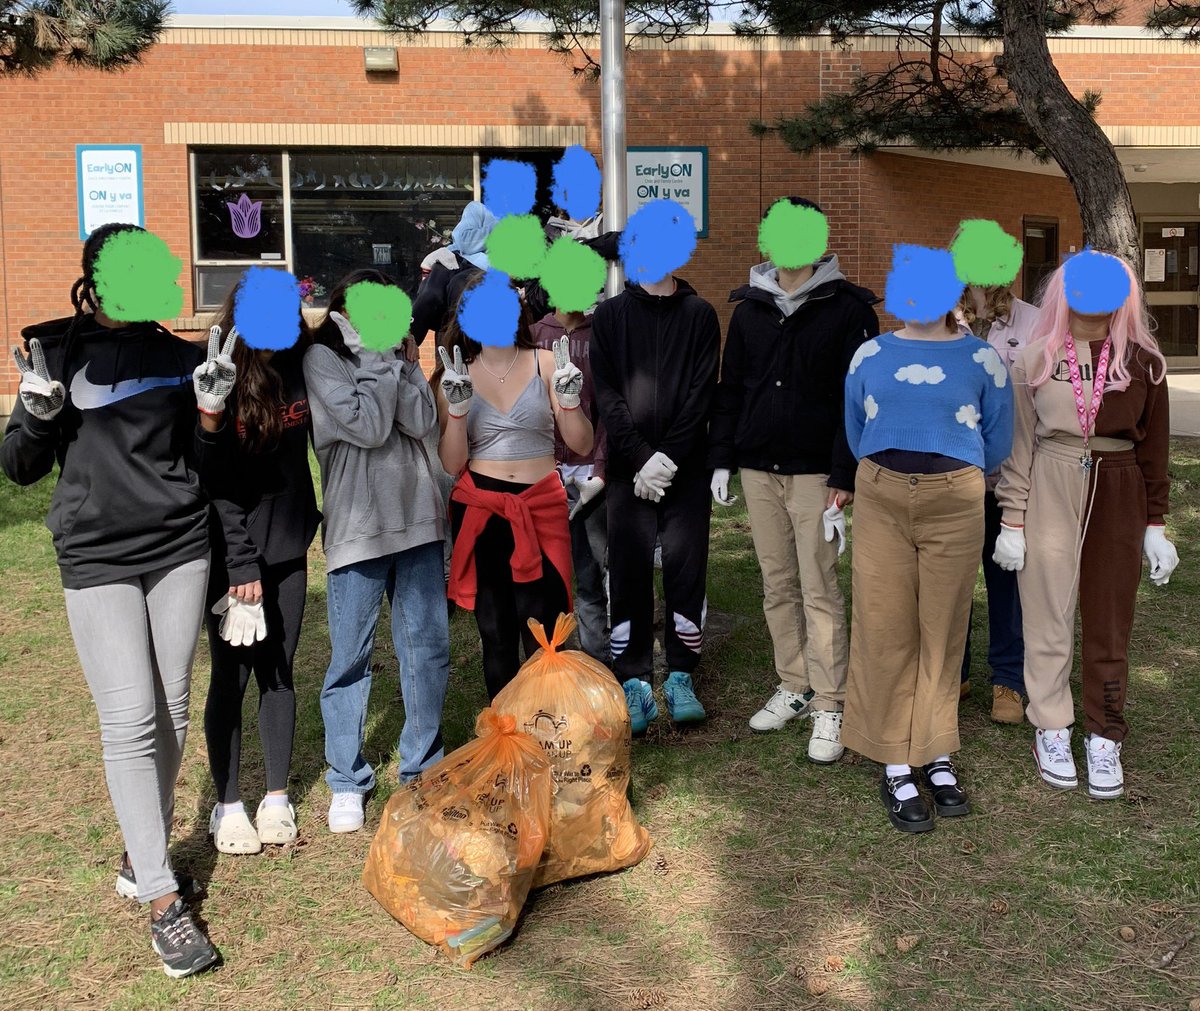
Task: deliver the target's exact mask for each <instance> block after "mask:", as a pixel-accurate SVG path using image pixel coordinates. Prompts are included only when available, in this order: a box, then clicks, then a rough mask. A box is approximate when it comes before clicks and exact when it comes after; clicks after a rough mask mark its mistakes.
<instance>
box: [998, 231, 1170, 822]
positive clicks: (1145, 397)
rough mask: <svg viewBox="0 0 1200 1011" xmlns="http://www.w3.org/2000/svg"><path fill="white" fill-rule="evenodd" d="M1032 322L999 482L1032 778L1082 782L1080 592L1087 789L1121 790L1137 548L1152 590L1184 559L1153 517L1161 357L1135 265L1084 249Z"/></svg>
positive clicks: (1162, 457) (1162, 443) (1162, 422)
mask: <svg viewBox="0 0 1200 1011" xmlns="http://www.w3.org/2000/svg"><path fill="white" fill-rule="evenodd" d="M1036 333H1037V335H1038V336H1037V340H1036V341H1034V342H1033V343H1031V344H1030V345H1029V347H1027V348H1026V349H1025V350H1024V351H1022V352H1021V353H1020V355H1019V356H1018V357H1017V360H1016V362H1015V363H1014V365H1013V382H1014V385H1015V386H1016V392H1017V435H1016V440H1015V443H1014V446H1013V452H1012V456H1011V457H1010V458H1009V459H1008V460H1006V461H1005V463H1004V466H1003V468H1002V469H1001V476H1000V485H999V487H998V488H997V491H996V494H997V498H998V499H999V501H1000V505H1001V508H1002V509H1003V510H1004V513H1003V519H1002V523H1003V526H1002V527H1001V531H1000V536H999V538H998V539H997V541H996V551H995V560H996V563H997V564H998V565H999V566H1001V567H1002V568H1004V569H1006V570H1009V571H1013V570H1015V571H1017V572H1018V580H1019V582H1020V588H1021V605H1022V609H1023V612H1024V618H1025V621H1024V628H1025V686H1026V689H1027V690H1028V692H1029V706H1028V708H1027V709H1026V715H1027V716H1028V717H1029V722H1030V723H1032V724H1033V725H1034V727H1036V728H1037V731H1036V733H1035V735H1034V743H1033V753H1034V758H1035V759H1036V761H1037V767H1038V773H1039V774H1040V775H1041V777H1042V779H1043V780H1044V781H1045V782H1046V783H1048V784H1049V785H1050V786H1052V787H1056V788H1058V789H1063V790H1069V789H1073V788H1074V787H1075V786H1076V785H1078V775H1077V773H1076V771H1075V760H1074V758H1073V757H1072V754H1071V727H1072V725H1073V724H1074V722H1075V707H1074V704H1073V702H1072V699H1071V684H1070V676H1071V666H1072V660H1073V657H1072V647H1073V645H1074V625H1075V602H1076V599H1078V601H1079V614H1080V623H1081V626H1082V644H1083V672H1082V681H1083V716H1084V725H1085V727H1086V731H1087V732H1086V737H1085V751H1086V753H1087V769H1088V793H1089V794H1090V795H1091V796H1092V797H1095V798H1098V799H1112V798H1115V797H1119V796H1121V794H1122V793H1123V792H1124V789H1125V777H1124V771H1123V769H1122V766H1121V748H1122V745H1123V744H1124V742H1125V738H1126V735H1127V734H1128V732H1129V728H1128V725H1127V724H1126V722H1125V696H1126V691H1127V688H1128V684H1129V637H1130V634H1131V631H1132V628H1133V618H1134V610H1135V607H1136V602H1137V588H1138V581H1139V579H1140V578H1141V571H1142V561H1141V556H1142V554H1143V552H1144V553H1145V555H1146V558H1147V560H1148V561H1149V563H1150V580H1151V582H1153V583H1154V584H1155V585H1157V586H1161V585H1164V584H1165V583H1166V582H1167V581H1168V579H1169V578H1170V576H1171V573H1172V572H1173V571H1174V569H1175V566H1176V565H1178V564H1179V555H1178V553H1177V552H1176V550H1175V546H1174V545H1173V544H1172V543H1171V542H1170V541H1168V540H1167V538H1166V533H1165V526H1164V521H1165V516H1166V513H1167V508H1168V494H1169V491H1170V479H1169V477H1168V474H1167V457H1168V450H1169V445H1168V440H1169V436H1170V430H1171V428H1170V419H1169V403H1168V399H1167V384H1166V372H1167V369H1166V362H1165V361H1164V360H1163V356H1162V353H1161V352H1160V351H1159V348H1158V344H1157V342H1156V341H1155V340H1154V337H1153V336H1152V335H1151V333H1150V329H1149V325H1148V319H1147V316H1146V310H1145V307H1144V305H1143V303H1142V298H1141V293H1140V291H1139V288H1138V281H1137V278H1136V276H1135V275H1134V274H1133V272H1132V271H1131V270H1130V268H1129V266H1128V265H1127V264H1126V263H1125V262H1124V261H1123V260H1121V259H1119V258H1117V257H1115V256H1110V255H1108V254H1105V253H1100V252H1095V251H1091V250H1085V251H1084V252H1082V253H1079V254H1077V255H1076V256H1073V257H1072V258H1071V259H1069V260H1067V262H1066V263H1065V264H1064V265H1063V266H1061V267H1059V268H1058V270H1056V271H1055V272H1054V274H1052V275H1051V277H1050V281H1049V284H1048V285H1047V287H1046V293H1045V296H1044V298H1043V301H1042V308H1041V314H1040V316H1039V317H1038V322H1037V330H1036Z"/></svg>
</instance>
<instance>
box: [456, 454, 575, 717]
mask: <svg viewBox="0 0 1200 1011" xmlns="http://www.w3.org/2000/svg"><path fill="white" fill-rule="evenodd" d="M471 479H472V480H473V481H474V482H475V487H476V488H479V489H482V490H483V491H500V492H509V493H511V494H513V495H519V494H520V493H521V492H523V491H524V490H525V489H526V488H528V487H530V486H529V485H527V484H515V483H513V482H512V481H501V480H499V479H498V478H494V477H484V476H483V475H482V474H476V473H475V472H474V471H472V472H471ZM466 512H467V507H466V506H465V505H463V504H462V503H460V502H451V503H450V523H451V527H452V528H453V532H454V536H455V538H456V539H457V537H458V532H459V530H460V529H461V528H462V522H463V517H464V516H465V515H466ZM514 550H516V542H515V541H514V540H513V532H512V527H511V526H510V525H509V523H508V521H507V520H506V519H504V517H503V516H492V517H491V518H490V519H489V520H488V521H487V524H486V526H484V528H483V530H481V531H480V533H479V536H478V537H477V538H476V540H475V574H476V581H477V589H476V593H475V623H476V624H477V625H478V626H479V637H480V639H482V640H483V679H484V682H485V683H486V684H487V690H488V698H489V699H494V698H495V697H496V696H497V695H498V694H500V690H501V689H502V688H503V687H504V686H505V685H506V684H508V683H509V682H510V681H511V680H512V679H513V678H514V677H516V674H517V671H518V670H519V669H520V667H521V658H520V655H519V653H518V644H519V643H524V646H525V656H526V657H530V656H533V654H534V653H535V652H536V651H537V649H538V644H537V640H536V639H534V637H533V633H532V632H530V631H529V626H528V624H526V622H527V621H528V619H529V618H534V619H536V620H537V621H540V622H541V623H542V625H543V626H544V627H545V629H546V633H547V635H549V634H550V632H552V631H553V630H554V622H555V621H556V620H557V619H558V616H559V614H560V613H564V612H565V611H566V610H567V606H568V605H567V588H566V586H565V585H564V583H563V581H562V577H561V576H560V575H559V574H558V569H556V568H555V567H554V564H553V563H552V562H551V561H550V559H549V558H547V557H546V555H545V553H543V554H542V576H541V578H540V579H535V580H534V581H533V582H532V583H518V582H515V581H514V580H513V573H512V554H513V551H514Z"/></svg>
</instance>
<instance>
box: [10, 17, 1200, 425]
mask: <svg viewBox="0 0 1200 1011" xmlns="http://www.w3.org/2000/svg"><path fill="white" fill-rule="evenodd" d="M956 44H958V45H961V46H962V48H964V49H965V50H967V51H980V52H982V53H984V54H986V53H987V52H988V51H989V49H988V45H986V44H983V43H979V42H978V40H970V39H962V40H957V41H956ZM894 45H895V40H894V39H892V38H888V37H883V36H875V37H869V38H860V39H855V40H852V41H851V44H850V46H849V48H848V49H834V48H832V47H831V46H830V43H829V41H828V39H823V38H810V39H801V40H780V39H761V40H758V39H742V38H737V37H735V36H733V35H732V34H731V33H729V32H727V31H720V30H716V31H713V32H711V33H710V34H708V35H706V36H702V37H701V36H695V37H689V38H685V39H683V40H681V41H679V42H677V43H674V44H672V45H670V46H669V47H667V46H663V45H660V44H643V45H641V46H639V48H638V49H637V50H636V51H635V52H633V53H631V54H630V56H629V59H628V64H627V86H628V128H627V142H628V144H629V145H630V146H631V147H638V146H654V147H693V148H694V147H702V148H706V149H707V180H706V185H707V236H706V237H704V238H702V239H701V240H700V241H699V245H698V248H697V253H696V255H695V257H694V259H693V261H692V263H691V264H689V266H688V267H687V268H686V269H685V270H684V271H682V272H681V273H682V274H683V275H684V276H686V277H687V278H688V279H689V280H690V281H691V282H692V283H693V284H695V286H696V287H697V288H698V289H699V291H700V292H701V293H702V294H703V295H705V296H706V297H707V298H709V299H710V300H712V301H713V302H714V303H715V304H716V305H717V306H718V309H719V311H720V312H721V314H722V318H723V319H726V318H727V316H728V312H727V306H726V304H725V299H726V297H727V293H728V291H729V289H730V288H731V287H733V286H735V285H736V284H738V283H740V282H741V281H742V280H743V279H744V278H745V276H746V271H747V269H748V267H749V266H750V265H751V264H753V263H755V262H757V261H758V260H759V259H760V257H759V255H758V251H757V248H756V236H757V226H758V220H759V215H760V212H761V210H762V209H764V208H765V207H766V206H768V205H769V204H770V203H771V201H773V200H774V199H776V198H778V197H780V196H783V195H787V194H803V195H806V196H809V197H812V198H814V199H816V200H818V201H819V202H820V203H821V204H822V205H823V206H824V208H825V209H826V211H827V212H828V214H829V217H830V223H831V248H832V249H833V250H834V251H836V252H837V253H838V254H839V255H840V256H841V258H842V261H843V266H844V269H845V272H846V273H847V274H848V275H849V276H850V277H851V278H852V279H854V280H856V281H858V282H859V283H862V284H865V285H868V286H870V287H873V288H875V289H876V290H878V291H882V288H883V283H884V278H885V276H886V271H887V265H888V263H889V260H890V253H891V246H892V244H893V243H894V242H897V241H909V242H919V243H926V244H943V243H945V242H947V241H948V240H949V238H950V237H951V235H952V233H953V231H954V228H955V225H956V224H957V222H958V221H959V220H960V219H962V218H964V217H973V216H985V217H993V218H995V219H997V220H998V221H999V222H1000V223H1001V224H1002V225H1003V226H1004V227H1005V228H1007V229H1008V230H1009V231H1011V232H1013V233H1014V234H1016V235H1019V236H1021V237H1022V238H1023V239H1024V241H1025V244H1026V251H1027V255H1026V261H1027V264H1026V271H1025V278H1024V279H1023V282H1019V283H1024V284H1025V285H1026V286H1027V287H1029V286H1031V285H1032V283H1033V279H1034V278H1035V277H1036V276H1038V272H1039V271H1040V270H1044V269H1045V268H1046V265H1053V264H1055V263H1057V262H1058V258H1059V256H1060V254H1062V253H1066V252H1068V251H1070V250H1071V249H1073V248H1077V247H1078V246H1079V244H1080V242H1081V230H1080V224H1079V216H1078V213H1077V210H1076V205H1075V201H1074V198H1073V196H1072V194H1071V191H1070V188H1069V187H1068V185H1067V183H1066V181H1065V180H1064V179H1063V178H1062V176H1061V174H1060V173H1059V172H1058V170H1057V168H1055V167H1053V166H1037V165H1034V164H1032V163H1030V162H1029V161H1028V160H1025V161H1018V160H1017V159H1015V158H1013V157H1011V156H1009V155H1007V154H1005V153H999V152H993V153H986V154H984V153H981V154H971V155H956V156H937V157H931V156H928V155H923V154H918V153H917V152H915V151H912V150H897V149H893V150H889V151H884V152H880V153H877V154H873V155H869V156H863V157H858V156H854V155H850V154H848V153H845V152H830V153H823V154H820V155H818V156H815V157H808V158H801V157H798V156H796V155H795V154H793V153H791V152H790V151H788V150H787V149H786V148H785V147H784V146H783V144H782V143H781V142H780V141H779V140H778V139H777V138H775V137H773V136H768V137H765V138H761V139H760V138H756V137H753V136H751V134H750V132H749V130H748V126H747V124H748V123H749V121H750V120H752V119H762V120H766V121H771V120H773V119H774V118H775V117H776V116H777V115H778V114H780V113H786V112H789V111H792V110H796V109H798V108H799V107H801V106H802V105H803V104H804V103H805V102H807V101H810V100H812V99H815V98H816V97H818V96H819V95H821V94H824V93H828V92H829V91H831V90H838V89H841V88H844V87H845V86H846V83H847V82H848V81H849V80H850V79H852V77H853V76H854V75H855V74H856V73H857V72H858V71H859V69H860V68H866V67H870V66H871V65H872V64H874V63H876V62H879V61H886V60H889V59H890V58H891V57H892V54H893V52H894ZM1050 45H1051V51H1052V52H1053V54H1054V57H1055V60H1056V62H1057V63H1058V65H1059V67H1060V69H1061V71H1062V73H1063V76H1064V77H1065V79H1066V80H1067V82H1068V84H1069V85H1070V87H1071V88H1072V90H1073V91H1075V92H1076V93H1082V92H1083V91H1084V90H1085V89H1087V88H1094V89H1099V90H1101V91H1102V92H1103V95H1104V100H1103V103H1102V105H1101V106H1100V113H1099V119H1100V122H1101V123H1102V125H1103V127H1104V129H1105V130H1106V131H1107V132H1108V134H1109V136H1110V137H1111V138H1112V139H1113V141H1114V143H1115V144H1117V145H1118V150H1119V153H1120V156H1121V160H1122V162H1123V163H1124V164H1125V165H1126V167H1127V171H1128V173H1129V179H1130V183H1131V188H1132V191H1133V194H1134V203H1135V206H1136V208H1137V210H1138V213H1139V217H1140V219H1141V222H1142V228H1143V237H1144V240H1145V244H1146V246H1147V247H1148V248H1150V249H1153V250H1155V252H1154V253H1153V254H1152V256H1151V258H1148V260H1147V269H1148V271H1149V274H1148V276H1149V278H1150V280H1148V281H1147V290H1148V292H1149V293H1150V300H1151V302H1152V303H1153V304H1154V305H1155V312H1156V315H1157V316H1158V319H1159V326H1160V339H1162V341H1163V343H1164V347H1165V350H1166V351H1167V352H1168V354H1169V355H1170V356H1171V357H1172V360H1173V362H1174V363H1177V364H1197V363H1200V346H1198V341H1200V320H1198V303H1200V294H1198V292H1197V288H1198V281H1200V274H1198V270H1200V265H1198V264H1197V246H1198V245H1200V89H1198V88H1197V87H1196V85H1195V82H1196V80H1197V79H1200V73H1198V72H1200V48H1196V47H1190V46H1186V45H1184V44H1182V43H1175V42H1167V41H1163V40H1160V39H1155V38H1152V37H1150V36H1148V35H1145V34H1144V33H1142V32H1141V31H1139V30H1137V29H1134V28H1114V29H1088V30H1084V31H1081V32H1079V33H1076V34H1075V35H1073V36H1072V37H1070V38H1062V39H1055V40H1052V41H1051V44H1050ZM366 47H395V49H396V52H397V57H398V60H397V65H398V70H397V71H395V72H390V73H387V72H385V73H379V72H372V71H368V70H367V69H366V65H365V62H366V61H365V53H364V51H365V48H366ZM0 102H2V106H3V108H4V109H5V116H4V118H3V120H2V121H0V322H2V324H3V326H4V332H5V333H6V335H7V338H8V340H7V343H9V344H14V343H16V341H17V334H18V332H19V330H20V328H21V327H22V326H24V325H25V324H27V323H29V322H32V321H35V320H39V319H44V318H48V317H51V316H54V315H64V314H66V313H67V312H68V311H69V302H68V291H69V289H70V286H71V282H72V281H73V280H74V279H75V277H76V276H77V275H78V273H79V262H78V261H79V249H80V208H81V202H86V203H94V202H95V201H94V200H92V197H93V196H94V195H95V194H101V195H103V193H104V192H105V190H104V187H102V186H99V187H97V186H93V184H92V180H91V179H88V180H86V182H87V186H86V187H85V186H84V185H83V183H84V182H85V180H81V179H80V174H81V172H80V169H81V167H82V166H83V164H84V159H82V158H77V145H117V146H121V145H138V146H140V153H141V162H142V165H141V177H142V188H141V204H142V208H143V212H144V223H145V225H146V227H147V228H149V229H151V230H152V231H154V232H156V233H157V234H159V235H160V236H162V237H163V238H164V239H165V240H166V241H167V242H168V243H169V244H170V246H171V248H172V249H173V250H174V251H175V252H176V254H177V255H179V256H180V257H181V258H182V259H183V260H184V264H185V267H184V273H183V277H182V283H183V286H184V288H185V299H184V310H183V311H184V314H185V315H184V317H183V318H181V319H178V320H175V321H173V324H172V325H173V326H174V327H175V329H177V330H180V331H181V332H192V331H197V330H201V329H204V328H206V327H207V322H206V320H207V316H206V313H207V312H208V311H210V310H211V309H212V308H213V307H214V306H215V305H216V304H218V303H219V301H220V298H221V296H222V295H223V293H224V292H225V291H226V290H228V286H229V284H231V283H232V281H233V280H234V279H235V278H236V276H237V275H238V273H240V271H241V270H242V269H244V266H245V265H246V264H247V263H251V262H264V263H276V264H280V265H284V266H287V267H288V268H290V269H291V270H292V271H293V272H294V273H296V274H297V275H298V276H301V277H305V276H311V277H312V278H313V279H314V280H315V281H316V282H317V283H318V284H320V285H322V286H324V287H326V288H328V287H330V286H331V285H332V283H333V282H334V281H335V280H336V279H337V277H338V276H339V275H340V274H342V273H344V272H345V271H346V270H348V269H349V268H350V267H352V266H362V265H370V264H371V263H372V262H379V263H382V264H384V265H385V266H384V269H391V270H393V271H395V272H397V273H398V274H399V275H400V276H401V278H402V280H404V281H405V282H406V283H409V286H410V287H411V286H412V284H411V281H412V280H413V279H415V277H416V271H417V265H418V264H419V261H420V258H421V256H422V255H424V253H425V252H426V251H428V250H429V249H432V248H433V247H434V246H435V245H436V244H439V243H440V242H441V236H442V235H443V233H444V232H445V231H446V230H448V229H449V228H450V227H451V226H452V225H453V224H454V222H455V221H456V220H457V217H458V212H459V210H460V209H461V207H462V205H463V203H465V202H466V201H467V200H469V199H471V198H472V197H473V196H474V195H475V194H476V193H477V192H478V189H477V188H478V177H479V167H480V164H481V163H485V162H486V161H487V159H488V158H490V157H493V156H495V155H500V154H503V155H507V156H510V157H526V158H534V159H536V160H537V161H538V162H539V163H540V164H541V165H542V166H543V168H545V167H547V166H548V165H549V164H550V162H551V161H552V160H553V159H554V158H555V157H557V154H558V152H559V151H561V149H562V148H563V147H565V146H566V145H569V144H583V145H584V146H586V147H587V148H588V149H589V150H591V151H593V152H594V153H596V154H597V156H599V151H600V124H599V116H600V100H599V85H598V83H596V82H593V81H590V80H588V79H586V78H585V77H583V76H579V75H573V74H572V72H571V63H570V61H568V60H566V59H564V58H563V57H560V56H558V55H554V54H551V53H548V52H547V51H546V50H545V47H544V43H543V39H542V37H541V35H539V34H536V33H533V32H531V33H529V34H525V35H519V36H516V37H514V38H512V39H511V40H510V44H509V45H508V46H507V48H505V49H503V50H499V51H497V50H488V49H479V48H474V47H466V46H464V44H463V41H462V37H461V35H459V34H458V33H455V32H453V31H445V32H432V33H430V34H428V35H426V36H424V37H422V38H421V39H419V40H413V41H408V40H403V39H395V38H391V37H388V36H386V35H384V34H383V33H381V32H379V31H377V30H375V29H374V28H373V27H371V26H370V25H368V24H366V23H364V22H358V21H355V20H352V19H312V18H299V19H297V18H266V17H186V18H178V19H177V20H176V21H175V23H174V26H173V27H172V28H171V29H170V30H169V31H168V32H167V34H166V36H165V38H164V39H163V41H162V42H161V44H160V45H158V46H156V47H155V48H154V49H153V50H152V51H151V52H150V53H149V54H147V56H146V58H145V60H144V62H143V64H142V65H141V66H138V67H136V68H134V69H132V70H129V71H127V72H125V73H120V74H112V75H109V74H100V73H94V72H85V71H75V70H66V69H57V70H54V71H53V72H51V73H48V74H45V75H43V76H41V77H38V78H36V79H33V80H26V79H9V80H3V81H0ZM85 190H86V192H85ZM243 194H244V195H246V196H247V198H248V201H247V202H248V204H249V205H251V206H252V205H253V204H256V203H261V208H260V211H259V214H260V218H259V220H258V221H257V222H255V223H254V225H255V226H257V227H255V228H254V229H253V230H254V234H253V235H252V236H250V237H244V236H243V235H239V234H238V231H239V228H238V224H237V218H236V215H235V214H234V212H233V210H232V208H233V207H234V206H237V205H238V202H239V200H240V198H241V197H242V195H243ZM243 206H245V205H243ZM241 231H242V232H243V233H248V232H249V231H250V228H249V227H247V226H245V224H243V226H242V227H241ZM1156 271H1157V272H1156ZM1159 274H1161V275H1162V280H1155V278H1157V277H1158V276H1159ZM318 301H319V300H318ZM15 389H16V375H15V369H14V368H13V366H12V363H11V361H10V360H9V359H8V358H7V356H6V357H5V358H4V359H3V364H0V414H4V413H7V410H8V408H9V406H10V405H11V403H12V399H13V395H14V393H15Z"/></svg>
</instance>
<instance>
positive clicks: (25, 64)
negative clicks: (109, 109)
mask: <svg viewBox="0 0 1200 1011" xmlns="http://www.w3.org/2000/svg"><path fill="white" fill-rule="evenodd" d="M169 10H170V2H169V0H0V75H3V74H29V75H33V74H37V73H38V72H39V71H42V70H46V69H47V68H49V67H51V66H52V65H53V64H55V63H56V62H59V61H62V62H63V63H66V64H69V65H75V66H82V67H92V68H95V69H98V70H120V69H121V68H123V67H127V66H129V65H131V64H134V63H137V62H138V60H139V59H141V56H142V54H143V53H144V52H145V51H146V50H147V49H149V48H150V47H151V46H152V45H154V43H155V42H156V41H157V40H158V37H159V35H160V34H161V33H162V30H163V26H164V22H165V19H166V16H167V13H168V11H169Z"/></svg>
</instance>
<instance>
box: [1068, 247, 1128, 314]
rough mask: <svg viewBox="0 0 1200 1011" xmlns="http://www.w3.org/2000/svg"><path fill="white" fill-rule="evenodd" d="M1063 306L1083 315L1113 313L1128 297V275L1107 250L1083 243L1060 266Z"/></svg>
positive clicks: (1119, 262)
mask: <svg viewBox="0 0 1200 1011" xmlns="http://www.w3.org/2000/svg"><path fill="white" fill-rule="evenodd" d="M1063 285H1064V286H1065V288H1066V295H1067V305H1069V306H1070V307H1071V308H1072V309H1074V310H1075V311H1076V312H1078V313H1083V314H1084V315H1089V316H1090V315H1104V314H1107V313H1110V312H1116V311H1117V310H1118V309H1120V308H1121V306H1123V305H1124V304H1125V300H1126V299H1127V298H1129V274H1128V272H1127V271H1126V270H1125V266H1124V264H1122V263H1121V261H1120V260H1118V259H1117V258H1116V257H1115V256H1112V255H1110V254H1109V253H1101V252H1099V251H1098V250H1095V249H1091V248H1089V247H1087V246H1085V247H1084V249H1083V251H1082V252H1080V253H1076V254H1075V255H1074V256H1072V257H1071V258H1070V259H1068V260H1067V262H1066V265H1065V266H1064V267H1063Z"/></svg>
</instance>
